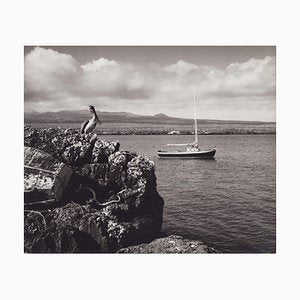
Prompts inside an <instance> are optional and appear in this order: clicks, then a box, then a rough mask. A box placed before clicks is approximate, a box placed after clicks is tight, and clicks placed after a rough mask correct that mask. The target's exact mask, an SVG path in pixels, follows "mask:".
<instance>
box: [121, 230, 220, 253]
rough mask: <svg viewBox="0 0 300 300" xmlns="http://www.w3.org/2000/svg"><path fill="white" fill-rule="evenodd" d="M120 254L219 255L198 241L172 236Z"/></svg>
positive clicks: (125, 250)
mask: <svg viewBox="0 0 300 300" xmlns="http://www.w3.org/2000/svg"><path fill="white" fill-rule="evenodd" d="M118 253H177V254H180V253H181V254H182V253H217V251H216V250H215V249H213V248H212V247H209V246H206V245H204V244H203V243H202V242H201V241H198V240H189V239H184V238H183V237H181V236H176V235H171V236H168V237H164V238H158V239H155V240H154V241H152V242H151V243H149V244H141V245H136V246H130V247H127V248H123V249H120V250H119V251H118Z"/></svg>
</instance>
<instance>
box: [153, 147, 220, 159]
mask: <svg viewBox="0 0 300 300" xmlns="http://www.w3.org/2000/svg"><path fill="white" fill-rule="evenodd" d="M215 154H216V149H211V150H200V151H190V152H189V151H157V155H158V156H159V157H166V158H201V159H205V158H208V159H209V158H214V156H215Z"/></svg>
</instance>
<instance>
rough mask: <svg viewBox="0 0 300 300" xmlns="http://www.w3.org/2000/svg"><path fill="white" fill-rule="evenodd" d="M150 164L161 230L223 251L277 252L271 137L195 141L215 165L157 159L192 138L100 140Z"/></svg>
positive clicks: (214, 137)
mask: <svg viewBox="0 0 300 300" xmlns="http://www.w3.org/2000/svg"><path fill="white" fill-rule="evenodd" d="M105 139H107V140H111V141H112V140H118V141H120V143H121V148H122V149H124V150H134V151H136V152H137V153H144V154H146V155H148V157H149V158H150V159H151V160H153V161H154V162H155V165H156V176H157V185H158V191H159V193H160V195H161V196H162V197H163V198H164V200H165V206H164V224H163V230H164V232H166V233H167V234H179V235H182V236H184V237H187V238H193V239H201V240H202V241H204V242H205V243H207V244H208V245H211V246H214V247H216V248H217V249H219V250H220V251H222V252H233V253H239V252H246V253H250V252H251V253H257V252H271V253H272V252H275V251H276V160H275V159H276V153H275V142H276V136H275V135H205V136H199V141H200V144H201V145H203V146H204V148H205V147H206V146H207V147H210V146H216V147H217V154H216V158H215V160H193V159H170V158H169V159H168V158H159V157H158V156H157V155H156V150H157V149H160V148H161V147H162V145H164V144H167V143H185V142H191V141H192V139H193V137H191V136H180V135H177V136H166V135H164V136H161V135H152V136H151V135H148V136H142V135H135V136H132V135H131V136H124V135H121V136H105Z"/></svg>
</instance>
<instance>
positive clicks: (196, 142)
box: [194, 95, 198, 145]
mask: <svg viewBox="0 0 300 300" xmlns="http://www.w3.org/2000/svg"><path fill="white" fill-rule="evenodd" d="M194 114H195V144H197V145H198V128H197V114H196V95H194Z"/></svg>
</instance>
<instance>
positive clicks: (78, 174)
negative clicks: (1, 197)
mask: <svg viewBox="0 0 300 300" xmlns="http://www.w3.org/2000/svg"><path fill="white" fill-rule="evenodd" d="M25 146H29V147H32V148H34V149H39V150H40V151H42V153H43V154H44V157H47V159H48V160H49V161H50V160H51V157H49V154H50V155H51V156H52V157H53V158H55V160H54V161H57V162H58V165H59V164H63V163H64V164H66V165H68V166H69V167H71V169H72V171H73V174H72V177H71V178H70V180H69V181H68V182H67V183H66V185H65V190H66V192H65V193H64V194H63V196H62V199H61V201H60V202H56V203H55V205H56V206H55V205H54V207H51V208H50V209H49V207H48V206H47V207H44V208H43V207H42V203H41V204H40V206H38V208H35V210H36V211H33V209H31V210H30V211H29V210H27V211H25V218H24V226H25V227H24V238H25V245H24V246H25V252H30V253H32V252H39V253H48V252H58V253H61V252H64V253H66V252H67V253H69V252H70V253H73V252H116V251H117V250H118V249H120V248H123V247H127V246H129V245H135V244H139V243H143V242H149V241H151V240H153V239H154V238H156V237H158V236H160V232H161V227H162V216H163V205H164V202H163V199H162V198H161V197H160V195H159V194H158V192H157V189H156V177H155V171H154V170H155V168H154V163H153V162H152V161H150V160H149V159H148V158H147V157H146V156H143V155H137V154H135V153H133V152H128V151H123V150H120V144H119V143H118V142H108V141H103V140H100V139H98V137H97V135H93V134H88V135H81V134H80V133H79V132H78V131H77V130H74V129H68V130H62V129H60V128H56V129H51V128H50V129H41V130H35V129H32V128H31V127H29V126H25ZM39 153H40V152H39ZM54 171H55V170H54ZM28 172H29V173H30V171H28ZM49 187H50V190H51V191H53V189H52V186H49ZM39 188H40V190H42V189H43V188H44V186H43V185H42V184H41V185H40V186H38V189H39Z"/></svg>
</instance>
